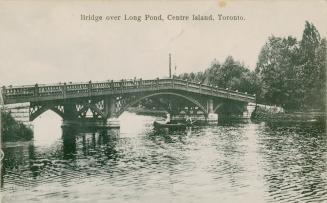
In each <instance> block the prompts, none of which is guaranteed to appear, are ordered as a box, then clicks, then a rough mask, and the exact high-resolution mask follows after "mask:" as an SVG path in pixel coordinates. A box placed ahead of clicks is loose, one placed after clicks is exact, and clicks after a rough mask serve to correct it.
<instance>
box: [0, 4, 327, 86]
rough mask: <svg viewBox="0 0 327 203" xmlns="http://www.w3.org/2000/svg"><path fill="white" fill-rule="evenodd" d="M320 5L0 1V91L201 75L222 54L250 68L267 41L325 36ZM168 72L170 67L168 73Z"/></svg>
mask: <svg viewBox="0 0 327 203" xmlns="http://www.w3.org/2000/svg"><path fill="white" fill-rule="evenodd" d="M81 14H86V15H88V14H91V15H92V14H94V15H101V16H104V17H105V16H111V15H122V16H123V15H124V14H126V15H127V16H138V15H141V16H142V17H143V16H144V15H145V14H150V15H160V14H161V15H162V16H163V18H165V19H166V16H167V15H169V14H171V15H176V16H177V15H188V16H192V15H193V14H195V15H197V14H200V15H210V14H212V15H213V16H214V17H215V18H216V19H217V16H218V14H222V15H225V16H230V15H232V16H242V17H243V18H244V20H241V21H218V20H216V21H192V20H190V21H168V20H167V19H166V20H164V21H151V22H149V21H142V22H135V21H124V20H120V21H105V20H103V21H99V22H94V21H82V20H81ZM326 19H327V1H325V0H321V1H319V0H317V1H310V0H302V1H301V0H300V1H296V0H292V1H285V0H276V1H258V0H256V1H249V0H242V1H241V0H216V1H195V0H193V1H187V0H183V1H174V2H173V1H137V2H135V1H119V2H118V1H105V0H102V1H100V0H98V1H92V2H91V1H87V0H84V1H81V0H80V1H50V0H48V1H40V0H33V1H24V2H23V1H9V0H3V1H1V2H0V25H1V27H0V85H1V86H2V85H30V84H35V83H39V84H40V83H57V82H70V81H72V82H79V81H80V82H86V81H90V80H92V81H103V80H111V79H114V80H119V79H123V78H124V79H129V78H134V77H136V78H143V79H151V78H156V77H166V76H167V75H168V54H169V53H171V54H172V65H173V67H175V66H177V69H176V74H180V73H183V72H198V71H204V70H205V69H206V68H208V67H209V66H210V64H211V63H212V61H213V60H218V61H219V62H223V61H224V60H225V58H226V57H227V56H229V55H231V56H233V57H234V58H235V59H236V60H239V61H240V62H242V63H244V64H245V65H246V66H247V67H248V68H249V69H251V70H253V69H254V68H255V65H256V61H257V58H258V54H259V52H260V50H261V48H262V46H263V45H264V44H265V42H266V41H267V39H268V37H269V36H271V35H274V36H280V37H285V36H289V35H292V36H294V37H296V38H297V39H299V40H300V39H301V36H302V32H303V29H304V24H305V21H306V20H307V21H309V22H312V23H313V24H314V25H315V26H316V27H317V29H318V31H319V32H320V34H321V35H322V36H324V37H325V36H327V34H326V33H327V23H326ZM173 70H174V68H173Z"/></svg>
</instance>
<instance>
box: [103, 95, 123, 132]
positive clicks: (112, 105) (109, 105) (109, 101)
mask: <svg viewBox="0 0 327 203" xmlns="http://www.w3.org/2000/svg"><path fill="white" fill-rule="evenodd" d="M104 111H105V114H106V115H107V127H108V128H120V123H119V119H118V118H117V115H116V101H115V98H114V97H107V98H105V99H104Z"/></svg>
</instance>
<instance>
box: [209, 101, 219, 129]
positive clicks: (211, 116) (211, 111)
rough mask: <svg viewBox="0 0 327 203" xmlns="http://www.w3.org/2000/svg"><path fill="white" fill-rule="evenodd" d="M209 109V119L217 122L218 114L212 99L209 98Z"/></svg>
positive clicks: (210, 121)
mask: <svg viewBox="0 0 327 203" xmlns="http://www.w3.org/2000/svg"><path fill="white" fill-rule="evenodd" d="M207 111H208V117H207V121H208V122H209V123H212V124H217V123H218V114H217V113H215V112H214V108H213V100H212V99H208V101H207Z"/></svg>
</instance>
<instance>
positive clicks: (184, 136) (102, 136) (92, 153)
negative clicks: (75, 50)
mask: <svg viewBox="0 0 327 203" xmlns="http://www.w3.org/2000/svg"><path fill="white" fill-rule="evenodd" d="M123 119H126V120H123V121H121V123H122V124H123V125H124V123H128V124H130V123H131V122H130V121H133V120H137V122H135V125H133V126H132V127H131V128H128V127H126V126H125V127H124V126H122V128H121V130H122V132H121V133H120V136H117V134H118V132H113V131H107V130H101V131H94V132H78V131H76V129H63V131H62V134H61V136H58V135H53V136H57V137H58V139H57V140H55V141H51V143H46V144H43V145H42V144H39V143H40V142H37V143H38V144H35V142H34V143H33V142H20V143H4V146H3V150H4V152H5V154H6V156H5V159H4V161H3V162H2V167H1V172H2V173H1V177H2V178H1V193H3V199H2V201H4V202H26V201H27V202H30V201H44V202H49V201H50V202H54V201H60V200H65V201H68V202H71V201H85V202H92V201H97V200H103V201H118V202H121V201H127V202H130V201H136V202H158V201H159V202H192V201H193V202H201V201H204V202H217V201H221V202H241V201H243V202H247V201H248V202H283V201H285V202H309V201H314V202H319V201H320V202H322V201H326V200H327V193H326V192H325V191H327V188H326V187H327V178H326V177H327V174H326V163H327V161H326V157H327V149H326V148H327V141H326V136H325V134H324V132H323V131H322V130H319V128H316V127H313V128H311V129H310V128H299V127H296V126H295V127H294V126H284V127H281V126H279V127H278V126H277V127H276V126H274V127H271V126H268V125H265V124H253V123H249V122H242V123H240V122H239V123H237V122H230V123H228V122H227V123H224V124H223V125H219V126H202V127H196V128H188V129H187V130H186V131H182V132H181V131H179V132H178V131H173V132H162V131H160V132H158V131H154V130H153V129H152V125H151V124H152V122H153V120H154V119H155V118H153V117H146V116H134V115H133V114H129V115H125V117H123ZM127 121H128V122H127ZM47 127H48V126H47ZM134 128H135V129H134ZM126 129H127V130H126ZM131 129H134V130H131ZM46 136H49V134H47V135H46ZM44 140H45V139H44ZM45 141H46V140H45ZM45 141H44V142H45Z"/></svg>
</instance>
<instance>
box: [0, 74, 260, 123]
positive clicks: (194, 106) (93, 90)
mask: <svg viewBox="0 0 327 203" xmlns="http://www.w3.org/2000/svg"><path fill="white" fill-rule="evenodd" d="M2 97H3V100H4V104H14V103H23V102H29V103H30V106H29V119H30V120H31V121H32V120H34V119H35V118H37V117H38V116H39V115H41V114H42V113H43V112H45V111H47V110H52V111H54V112H55V113H57V114H58V115H59V116H61V117H62V118H63V120H64V122H65V121H66V122H67V123H69V122H76V121H78V122H79V123H83V122H84V121H85V122H87V121H97V122H98V123H99V122H101V123H102V124H104V125H108V126H114V125H119V123H117V120H116V119H115V118H117V117H119V116H120V115H121V114H122V113H123V112H124V111H125V110H126V109H127V108H128V107H130V106H132V105H135V104H137V103H138V102H140V101H143V100H149V99H151V101H154V102H152V103H156V104H158V107H161V108H164V109H165V110H167V111H168V112H169V113H170V114H172V115H178V114H181V113H182V114H183V113H185V114H198V113H201V114H202V115H204V117H205V118H206V119H208V120H217V119H218V117H217V113H218V114H242V113H243V112H244V111H246V106H247V104H248V103H249V102H254V101H255V97H254V96H253V95H249V94H246V93H240V92H237V91H231V90H228V89H222V88H218V87H214V86H208V85H204V84H199V83H194V82H188V81H185V80H179V79H171V78H168V79H155V80H141V79H140V80H121V81H106V82H95V83H94V82H91V81H90V82H88V83H69V84H67V83H62V84H54V85H38V84H36V85H34V86H17V87H12V86H9V87H3V88H2ZM89 115H91V116H90V117H89Z"/></svg>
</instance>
